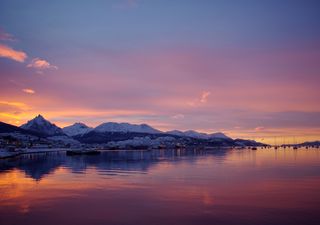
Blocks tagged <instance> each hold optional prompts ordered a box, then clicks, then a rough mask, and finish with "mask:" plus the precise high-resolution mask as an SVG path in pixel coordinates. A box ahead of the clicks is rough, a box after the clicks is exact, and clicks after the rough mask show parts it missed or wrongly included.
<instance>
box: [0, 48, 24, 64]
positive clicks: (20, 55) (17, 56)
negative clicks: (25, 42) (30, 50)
mask: <svg viewBox="0 0 320 225" xmlns="http://www.w3.org/2000/svg"><path fill="white" fill-rule="evenodd" d="M0 57H4V58H8V59H12V60H15V61H17V62H24V61H25V60H26V58H27V54H26V53H25V52H23V51H17V50H14V49H12V48H11V47H9V46H7V45H4V44H0Z"/></svg>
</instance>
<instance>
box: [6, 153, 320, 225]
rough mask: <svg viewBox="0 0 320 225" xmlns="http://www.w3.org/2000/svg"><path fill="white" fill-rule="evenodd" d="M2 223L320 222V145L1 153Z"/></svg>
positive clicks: (201, 224)
mask: <svg viewBox="0 0 320 225" xmlns="http://www.w3.org/2000/svg"><path fill="white" fill-rule="evenodd" d="M0 224H1V225H10V224H24V225H25V224H32V225H38V224H39V225H44V224H45V225H51V224H54V225H58V224H59V225H63V224H86V225H95V224H119V225H120V224H121V225H125V224H135V225H138V224H139V225H156V224H159V225H170V224H175V225H176V224H177V225H188V224H197V225H198V224H199V225H206V224H210V225H212V224H237V225H239V224H257V225H263V224H285V225H290V224H299V225H303V224H317V225H319V224H320V150H319V149H299V150H292V149H291V150H289V149H287V150H258V151H251V150H211V151H199V150H198V151H181V150H180V151H178V150H156V151H113V152H104V153H103V154H102V155H100V156H66V155H65V153H63V152H60V153H46V154H34V155H24V156H21V157H20V158H18V159H10V160H2V161H0Z"/></svg>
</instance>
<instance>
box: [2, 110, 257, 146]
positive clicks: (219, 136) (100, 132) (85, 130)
mask: <svg viewBox="0 0 320 225" xmlns="http://www.w3.org/2000/svg"><path fill="white" fill-rule="evenodd" d="M5 132H9V133H10V132H20V133H27V134H30V135H35V136H41V137H48V138H54V137H55V138H57V137H60V139H65V138H67V137H68V138H69V139H70V138H71V139H74V140H77V141H79V142H81V143H87V144H104V143H108V142H110V141H125V140H133V139H134V138H140V139H141V138H142V139H143V138H146V137H149V138H151V139H153V140H155V139H158V138H160V139H161V138H164V137H171V138H174V139H176V140H178V139H181V140H184V141H186V140H189V142H190V143H198V144H203V143H211V144H212V143H215V144H217V143H218V144H219V145H221V144H222V145H232V144H234V143H236V142H237V143H240V144H241V143H244V141H246V142H245V143H249V144H250V143H254V144H256V142H253V141H250V140H240V139H236V140H233V139H232V138H230V137H228V136H226V135H225V134H223V133H220V132H218V133H211V134H206V133H200V132H197V131H193V130H188V131H179V130H173V131H167V132H163V131H160V130H157V129H155V128H153V127H151V126H149V125H147V124H130V123H115V122H107V123H102V124H101V125H99V126H97V127H95V128H93V127H89V126H87V125H86V124H84V123H79V122H78V123H75V124H73V125H70V126H66V127H64V128H60V127H58V126H57V125H55V124H54V123H51V122H50V121H48V120H46V119H45V118H44V117H43V116H41V115H38V116H36V117H35V118H34V119H32V120H30V121H28V122H27V123H25V124H23V125H22V126H20V127H16V126H13V125H9V124H5V123H1V124H0V133H5ZM191 140H195V141H196V142H192V141H191Z"/></svg>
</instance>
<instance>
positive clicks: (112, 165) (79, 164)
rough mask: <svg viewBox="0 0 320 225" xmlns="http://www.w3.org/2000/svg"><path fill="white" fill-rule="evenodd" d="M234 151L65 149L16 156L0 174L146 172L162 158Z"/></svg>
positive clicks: (221, 154) (191, 158)
mask: <svg viewBox="0 0 320 225" xmlns="http://www.w3.org/2000/svg"><path fill="white" fill-rule="evenodd" d="M228 151H230V150H215V151H204V150H183V149H176V150H152V151H146V150H134V151H129V150H128V151H104V152H102V154H101V155H98V156H90V155H83V156H66V154H65V152H54V153H52V152H51V153H38V154H29V155H21V156H19V157H18V158H15V159H6V160H2V161H1V162H0V173H3V172H7V171H10V170H12V169H15V168H16V169H19V170H21V171H24V172H25V173H26V174H27V176H30V177H32V178H33V179H35V180H40V179H42V178H43V177H44V176H45V175H47V174H50V173H52V172H54V171H55V170H56V169H57V168H58V167H61V166H63V167H66V168H69V169H70V170H71V171H72V172H73V173H83V172H85V170H86V169H87V168H88V167H95V168H97V169H98V170H101V171H116V170H118V172H119V171H126V172H130V171H141V172H146V171H147V170H148V168H149V167H150V166H152V165H153V164H156V163H158V162H161V161H175V162H178V161H180V160H187V161H188V162H192V161H194V160H196V159H197V157H199V156H204V155H213V156H215V157H216V158H221V159H223V158H224V157H225V156H226V154H227V153H228Z"/></svg>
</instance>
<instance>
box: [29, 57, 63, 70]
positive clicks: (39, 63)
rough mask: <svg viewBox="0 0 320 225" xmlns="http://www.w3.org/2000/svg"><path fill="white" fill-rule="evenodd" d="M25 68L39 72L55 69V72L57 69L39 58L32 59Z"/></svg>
mask: <svg viewBox="0 0 320 225" xmlns="http://www.w3.org/2000/svg"><path fill="white" fill-rule="evenodd" d="M27 67H32V68H35V69H39V70H46V69H55V70H57V69H58V67H57V66H54V65H51V64H50V63H49V62H48V61H46V60H44V59H40V58H34V59H32V61H31V63H29V64H28V65H27Z"/></svg>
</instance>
